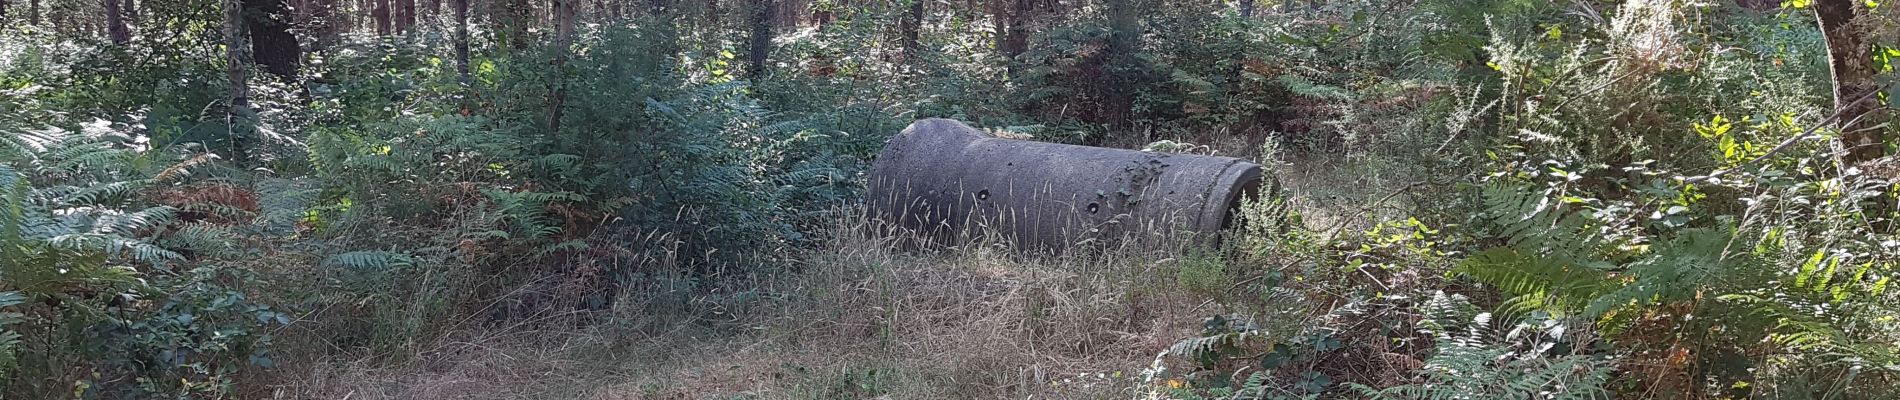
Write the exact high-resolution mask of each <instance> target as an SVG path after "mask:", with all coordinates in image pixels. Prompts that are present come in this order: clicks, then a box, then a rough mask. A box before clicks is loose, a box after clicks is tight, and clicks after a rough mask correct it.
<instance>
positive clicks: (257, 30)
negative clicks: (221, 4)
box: [241, 0, 303, 79]
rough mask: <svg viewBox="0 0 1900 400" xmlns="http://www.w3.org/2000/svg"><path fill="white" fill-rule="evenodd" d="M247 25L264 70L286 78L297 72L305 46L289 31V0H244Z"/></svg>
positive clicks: (259, 63) (255, 52)
mask: <svg viewBox="0 0 1900 400" xmlns="http://www.w3.org/2000/svg"><path fill="white" fill-rule="evenodd" d="M241 1H242V2H243V3H244V8H245V12H244V14H245V16H244V19H245V29H246V30H249V31H250V33H251V34H250V38H251V56H252V58H254V59H255V60H256V61H257V64H258V65H262V66H264V71H265V72H269V73H271V75H277V76H279V77H283V78H286V79H289V78H294V77H296V75H297V67H298V64H299V63H300V62H301V61H302V58H303V49H301V48H300V47H299V46H298V44H297V35H295V34H292V33H290V30H291V27H292V24H291V23H290V22H291V21H290V19H291V15H290V12H291V11H290V5H289V4H288V3H287V2H286V0H241Z"/></svg>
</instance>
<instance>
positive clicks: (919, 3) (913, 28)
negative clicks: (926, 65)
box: [898, 0, 924, 62]
mask: <svg viewBox="0 0 1900 400" xmlns="http://www.w3.org/2000/svg"><path fill="white" fill-rule="evenodd" d="M923 24H924V0H910V12H909V13H907V14H905V15H904V19H903V20H902V21H899V22H898V25H899V26H898V31H899V32H900V33H901V34H902V35H903V43H900V45H901V46H902V48H903V50H904V60H905V61H906V62H908V61H911V60H915V59H916V58H917V46H918V36H919V31H921V30H922V27H923Z"/></svg>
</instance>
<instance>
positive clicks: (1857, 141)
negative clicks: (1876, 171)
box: [1814, 0, 1886, 165]
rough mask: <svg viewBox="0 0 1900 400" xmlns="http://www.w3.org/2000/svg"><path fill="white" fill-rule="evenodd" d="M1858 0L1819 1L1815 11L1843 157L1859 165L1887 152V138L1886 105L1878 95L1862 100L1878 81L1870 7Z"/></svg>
mask: <svg viewBox="0 0 1900 400" xmlns="http://www.w3.org/2000/svg"><path fill="white" fill-rule="evenodd" d="M1860 3H1861V2H1860V1H1859V0H1819V1H1815V2H1814V15H1815V18H1816V19H1818V20H1819V21H1820V25H1821V34H1822V36H1824V37H1825V38H1826V39H1827V50H1828V51H1827V53H1828V69H1829V70H1830V71H1831V72H1832V73H1833V76H1834V106H1835V107H1836V108H1839V109H1843V110H1846V111H1845V112H1843V113H1841V123H1840V129H1841V146H1842V147H1844V148H1846V149H1847V154H1844V155H1842V156H1841V160H1842V161H1843V162H1845V163H1846V164H1847V165H1855V164H1859V163H1862V162H1867V161H1871V160H1874V159H1878V158H1880V157H1881V156H1884V155H1885V153H1886V141H1885V140H1884V138H1882V137H1881V136H1883V135H1882V133H1883V132H1882V129H1881V125H1882V124H1883V123H1885V122H1886V112H1885V111H1886V110H1885V109H1884V107H1882V106H1881V104H1880V102H1879V101H1877V100H1874V99H1865V101H1856V100H1862V99H1864V98H1865V97H1867V95H1868V94H1869V93H1873V92H1874V91H1876V90H1880V85H1879V83H1878V82H1876V81H1875V80H1874V74H1875V72H1876V71H1874V65H1873V59H1874V57H1873V52H1872V48H1873V45H1872V43H1869V42H1868V40H1867V30H1868V29H1869V27H1868V25H1867V22H1868V20H1869V19H1870V18H1867V14H1868V13H1869V12H1871V11H1872V10H1869V9H1867V8H1866V7H1864V6H1861V5H1860Z"/></svg>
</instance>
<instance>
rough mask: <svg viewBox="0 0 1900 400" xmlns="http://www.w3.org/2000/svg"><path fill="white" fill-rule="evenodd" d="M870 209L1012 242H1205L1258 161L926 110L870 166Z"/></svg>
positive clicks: (937, 230) (903, 220)
mask: <svg viewBox="0 0 1900 400" xmlns="http://www.w3.org/2000/svg"><path fill="white" fill-rule="evenodd" d="M869 178H870V179H869V180H870V182H869V187H868V189H869V193H868V194H867V196H868V199H867V203H868V206H869V208H870V209H871V212H872V214H873V215H874V216H876V217H878V218H880V219H882V220H884V221H887V222H894V223H896V224H898V225H901V226H904V227H908V228H911V229H913V230H917V231H920V232H924V233H926V234H929V235H931V236H937V237H943V236H945V235H956V234H961V233H968V232H971V231H983V232H991V233H1001V234H1005V235H1008V236H1009V238H1010V239H1011V240H1013V241H1014V242H1016V243H1017V244H1018V245H1021V246H1026V247H1037V248H1064V247H1067V246H1074V245H1081V244H1086V243H1090V242H1100V241H1112V240H1121V239H1126V238H1129V237H1131V236H1136V235H1137V234H1142V235H1146V234H1158V235H1160V236H1147V237H1175V238H1179V237H1180V236H1179V235H1183V234H1185V235H1192V237H1191V238H1189V240H1195V241H1199V242H1201V243H1204V244H1212V243H1213V242H1214V241H1215V240H1218V239H1217V235H1216V233H1218V232H1219V231H1221V230H1222V229H1223V228H1226V227H1227V226H1228V225H1230V224H1231V223H1232V222H1233V219H1234V217H1235V216H1234V214H1235V211H1236V210H1237V209H1238V207H1239V206H1240V202H1241V201H1242V199H1243V198H1245V197H1249V196H1252V194H1253V193H1255V192H1256V191H1257V190H1258V189H1259V187H1260V181H1261V168H1260V165H1258V164H1254V163H1250V162H1247V161H1245V160H1241V159H1237V158H1231V157H1214V156H1201V155H1187V154H1165V153H1153V152H1144V151H1134V150H1123V149H1109V148H1101V147H1088V146H1076V145H1066V144H1056V143H1042V142H1033V141H1024V140H1010V139H1002V138H997V137H994V136H991V135H990V134H988V133H985V132H983V131H980V130H977V129H975V128H971V127H969V126H968V125H964V124H962V123H960V122H957V121H954V120H948V119H925V120H919V121H917V122H915V123H912V124H911V125H910V127H908V128H905V129H904V131H903V132H902V133H899V134H898V135H897V136H895V137H892V138H891V140H890V141H889V142H888V143H886V144H885V145H884V151H883V152H882V153H881V154H879V155H878V158H877V160H876V161H875V162H874V163H873V164H872V166H871V174H870V177H869Z"/></svg>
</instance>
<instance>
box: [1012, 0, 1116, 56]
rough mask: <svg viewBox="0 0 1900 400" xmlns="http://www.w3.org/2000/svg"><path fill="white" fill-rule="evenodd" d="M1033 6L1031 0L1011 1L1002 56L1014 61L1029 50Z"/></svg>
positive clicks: (1033, 3)
mask: <svg viewBox="0 0 1900 400" xmlns="http://www.w3.org/2000/svg"><path fill="white" fill-rule="evenodd" d="M1111 1H1112V0H1111ZM1035 4H1036V3H1035V2H1034V1H1032V0H1013V3H1012V5H1011V7H1010V9H1009V32H1008V33H1006V34H1004V35H1003V55H1004V56H1008V57H1009V58H1010V59H1012V60H1014V59H1016V56H1019V55H1022V54H1023V52H1024V51H1028V50H1029V22H1030V19H1031V18H1032V17H1033V15H1032V14H1034V13H1035V7H1036V6H1035Z"/></svg>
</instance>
